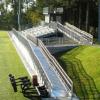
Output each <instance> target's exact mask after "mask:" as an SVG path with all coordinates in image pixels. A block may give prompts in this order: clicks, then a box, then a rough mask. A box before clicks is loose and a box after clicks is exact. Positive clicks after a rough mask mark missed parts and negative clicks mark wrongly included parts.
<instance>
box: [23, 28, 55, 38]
mask: <svg viewBox="0 0 100 100" xmlns="http://www.w3.org/2000/svg"><path fill="white" fill-rule="evenodd" d="M54 32H55V30H54V29H52V28H50V27H49V26H38V27H33V28H30V29H27V30H24V31H22V34H24V35H25V36H26V35H27V34H31V35H34V36H35V37H39V36H42V35H47V34H49V33H54Z"/></svg>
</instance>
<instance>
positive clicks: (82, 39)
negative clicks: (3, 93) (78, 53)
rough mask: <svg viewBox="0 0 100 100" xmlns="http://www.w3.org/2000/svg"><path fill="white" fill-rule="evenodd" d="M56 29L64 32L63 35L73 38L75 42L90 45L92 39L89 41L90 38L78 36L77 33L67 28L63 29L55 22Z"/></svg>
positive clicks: (63, 27)
mask: <svg viewBox="0 0 100 100" xmlns="http://www.w3.org/2000/svg"><path fill="white" fill-rule="evenodd" d="M57 28H58V30H60V31H63V32H65V35H69V37H71V38H73V39H74V40H76V41H77V42H79V43H82V44H92V39H91V40H90V38H88V39H87V38H86V35H83V34H79V32H76V31H74V30H73V29H71V28H69V27H65V26H63V25H62V24H60V23H59V22H57Z"/></svg>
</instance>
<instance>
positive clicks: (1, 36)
mask: <svg viewBox="0 0 100 100" xmlns="http://www.w3.org/2000/svg"><path fill="white" fill-rule="evenodd" d="M9 73H12V74H14V75H15V76H16V77H19V76H28V73H27V71H26V69H25V67H24V65H23V63H22V62H21V60H20V58H19V56H18V55H17V52H16V50H15V48H14V47H13V45H12V43H11V41H10V39H9V36H8V34H7V32H5V31H0V100H28V99H27V98H25V97H24V96H23V94H22V93H20V91H19V92H17V93H14V92H13V89H12V87H11V84H10V82H9V79H8V74H9Z"/></svg>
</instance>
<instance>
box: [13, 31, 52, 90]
mask: <svg viewBox="0 0 100 100" xmlns="http://www.w3.org/2000/svg"><path fill="white" fill-rule="evenodd" d="M12 31H13V33H14V35H15V36H16V37H17V39H18V40H19V41H20V42H21V43H22V44H23V45H24V46H25V47H26V49H27V50H28V52H29V54H30V56H31V58H32V59H33V61H34V62H35V64H36V66H37V67H38V70H39V71H40V72H41V76H42V79H43V80H44V83H45V85H46V87H47V88H48V90H49V91H51V88H52V83H51V82H50V80H49V78H48V77H47V76H46V74H43V73H45V72H44V71H43V70H42V67H41V64H40V63H39V61H38V59H37V57H36V56H35V54H34V53H33V51H32V48H31V46H30V43H29V40H28V39H27V38H26V37H24V36H23V35H21V33H20V32H18V31H16V30H15V29H13V30H12ZM34 39H36V38H34ZM36 40H37V39H36ZM35 43H36V42H35Z"/></svg>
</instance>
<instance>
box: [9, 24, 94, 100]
mask: <svg viewBox="0 0 100 100" xmlns="http://www.w3.org/2000/svg"><path fill="white" fill-rule="evenodd" d="M55 24H56V25H55V26H56V27H55V28H54V27H52V24H49V25H46V26H38V27H34V28H30V29H27V30H24V31H21V32H18V31H16V30H15V29H13V31H12V32H10V33H9V34H10V37H11V38H12V40H13V42H14V44H15V47H16V49H17V51H18V53H19V55H20V57H21V59H22V61H23V63H24V64H25V66H26V69H27V71H28V72H29V74H30V76H31V77H32V76H33V75H37V76H38V82H39V85H40V86H42V85H45V86H46V89H47V91H48V92H49V95H50V98H52V100H53V99H55V98H56V100H58V99H59V100H60V99H61V100H66V99H67V100H77V99H78V98H77V97H76V96H75V95H74V93H73V82H72V81H71V79H70V78H69V76H68V75H67V74H66V73H65V72H64V70H63V69H62V67H61V66H60V65H59V63H58V62H57V61H56V59H55V58H54V57H53V56H52V55H51V53H50V52H49V51H48V49H47V48H46V46H47V45H52V44H53V45H58V44H59V46H62V45H66V46H68V45H71V46H72V45H73V44H75V45H91V44H92V40H93V37H92V36H91V35H88V38H89V39H88V38H84V36H85V34H84V36H83V34H81V33H80V31H79V30H77V31H78V32H76V30H75V31H74V29H73V27H72V26H68V27H67V26H66V27H65V26H63V25H62V24H60V23H55ZM69 27H70V28H69ZM50 39H51V40H50ZM47 41H49V42H48V43H47ZM44 44H45V45H46V46H45V45H44ZM57 98H58V99H57Z"/></svg>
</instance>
